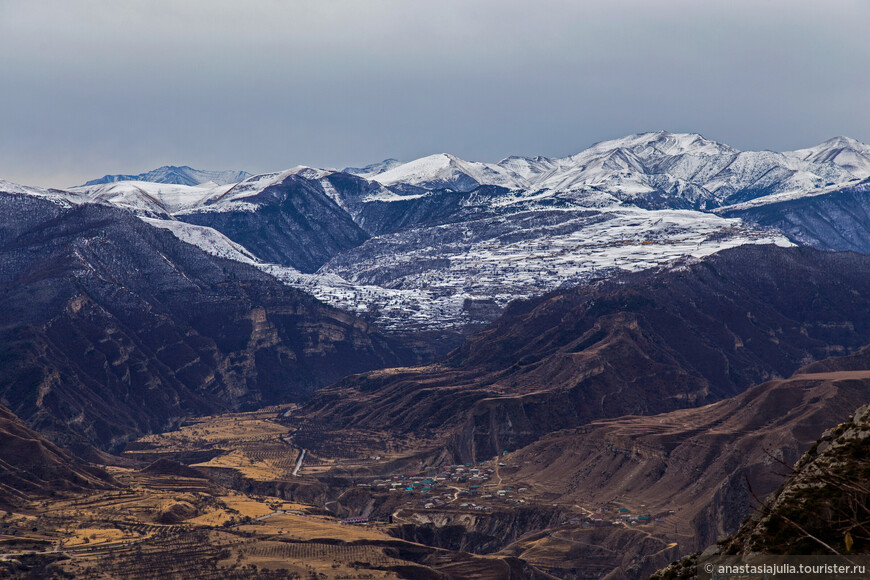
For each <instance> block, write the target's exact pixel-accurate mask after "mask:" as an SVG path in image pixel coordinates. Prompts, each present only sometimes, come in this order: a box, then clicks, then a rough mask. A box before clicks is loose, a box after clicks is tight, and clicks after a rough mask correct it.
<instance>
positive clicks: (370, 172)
mask: <svg viewBox="0 0 870 580" xmlns="http://www.w3.org/2000/svg"><path fill="white" fill-rule="evenodd" d="M401 164H402V162H401V161H399V160H398V159H393V158H392V157H391V158H389V159H384V160H383V161H378V162H377V163H371V164H369V165H366V166H365V167H345V168H344V169H342V171H343V172H344V173H350V174H351V175H358V176H359V177H364V178H366V179H371V178H372V177H374V176H375V175H380V174H381V173H383V172H384V171H389V170H390V169H392V168H394V167H398V166H399V165H401Z"/></svg>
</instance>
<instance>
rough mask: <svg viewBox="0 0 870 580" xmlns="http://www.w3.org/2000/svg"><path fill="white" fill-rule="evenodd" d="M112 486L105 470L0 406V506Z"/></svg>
mask: <svg viewBox="0 0 870 580" xmlns="http://www.w3.org/2000/svg"><path fill="white" fill-rule="evenodd" d="M114 486H115V484H114V482H113V480H112V477H111V476H110V475H109V474H108V473H106V472H105V471H103V470H102V469H100V468H98V467H95V466H92V465H88V464H86V463H83V462H81V461H79V460H77V459H75V458H74V457H72V456H71V455H70V454H69V453H68V452H66V451H65V450H63V449H61V448H60V447H57V446H56V445H54V444H53V443H51V442H50V441H47V440H46V439H45V438H44V437H42V436H41V435H39V434H38V433H36V432H35V431H33V430H31V429H29V428H28V427H27V426H26V425H25V424H24V423H23V422H22V421H21V420H20V419H19V418H18V417H16V416H15V415H14V414H12V413H11V412H10V411H9V409H7V408H6V407H3V406H0V506H4V507H9V506H14V505H17V504H20V503H22V502H23V501H25V500H27V499H33V498H34V497H36V496H44V497H48V496H52V497H54V496H57V495H58V494H62V493H64V492H78V491H83V490H87V489H109V488H112V487H114Z"/></svg>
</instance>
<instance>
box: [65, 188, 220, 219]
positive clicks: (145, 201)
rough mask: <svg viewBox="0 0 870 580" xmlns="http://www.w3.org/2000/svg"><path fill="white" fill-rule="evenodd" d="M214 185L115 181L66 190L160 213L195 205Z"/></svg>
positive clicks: (140, 212)
mask: <svg viewBox="0 0 870 580" xmlns="http://www.w3.org/2000/svg"><path fill="white" fill-rule="evenodd" d="M216 188H218V186H217V185H216V184H214V183H206V184H203V185H198V186H190V185H175V184H163V183H151V182H147V181H119V182H116V183H104V184H99V185H89V186H84V185H83V186H81V187H74V188H72V189H70V191H72V192H75V193H79V194H81V195H83V196H85V197H87V198H89V199H92V200H101V201H105V202H107V203H111V204H113V205H116V206H118V207H123V208H125V209H129V210H131V211H132V212H133V213H136V214H137V215H142V216H152V217H156V216H163V217H168V216H169V215H170V214H172V213H175V212H177V211H181V210H184V209H187V208H190V207H194V206H196V205H197V204H198V203H199V202H200V201H202V200H203V199H204V198H205V197H206V196H208V195H210V194H213V192H214V190H215V189H216Z"/></svg>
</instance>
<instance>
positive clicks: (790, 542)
mask: <svg viewBox="0 0 870 580" xmlns="http://www.w3.org/2000/svg"><path fill="white" fill-rule="evenodd" d="M868 439H870V406H867V405H863V406H861V407H859V408H858V409H857V410H856V411H855V412H854V414H853V415H852V416H851V417H849V419H848V420H847V421H845V422H844V423H841V424H840V425H838V426H837V427H834V428H831V429H828V430H827V431H825V432H824V433H823V434H822V435H821V436H820V437H819V439H818V441H817V442H816V443H815V444H814V445H813V446H812V447H811V448H810V449H809V450H808V451H807V452H806V453H805V454H804V455H803V456H802V457H801V458H800V460H799V461H798V462H797V463H796V464H795V465H794V468H793V469H792V470H791V472H790V474H789V475H788V478H787V479H786V481H785V482H784V483H783V484H782V485H781V486H780V487H779V489H777V490H776V492H774V493H772V494H771V495H770V496H768V498H767V499H766V500H765V501H764V503H763V504H762V505H761V506H760V507H759V508H758V509H757V510H756V511H755V512H754V513H753V514H752V515H751V516H750V517H749V518H747V519H746V520H745V521H744V522H743V524H742V525H741V526H740V529H739V530H737V532H736V533H735V534H733V535H731V536H728V537H726V538H725V539H723V540H721V541H720V542H719V543H718V545H713V546H710V547H708V548H707V549H706V550H705V551H704V553H703V555H704V556H705V557H713V556H716V555H723V556H735V555H742V556H756V557H757V556H761V555H802V556H806V555H833V554H840V555H843V554H870V534H868V533H867V530H866V522H867V518H868V516H870V511H868V507H867V506H868V505H870V457H868V448H870V447H868ZM699 555H700V554H699V553H695V554H692V555H690V556H687V557H685V558H683V559H681V560H678V561H675V562H673V563H671V564H670V565H669V566H667V567H665V568H662V569H661V570H659V571H658V572H656V573H655V574H654V575H652V576H651V577H650V580H672V579H685V580H692V579H694V578H697V577H698V560H699Z"/></svg>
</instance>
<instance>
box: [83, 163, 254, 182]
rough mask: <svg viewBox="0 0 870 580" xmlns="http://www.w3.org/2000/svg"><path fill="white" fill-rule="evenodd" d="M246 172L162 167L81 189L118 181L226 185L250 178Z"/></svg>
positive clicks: (112, 177)
mask: <svg viewBox="0 0 870 580" xmlns="http://www.w3.org/2000/svg"><path fill="white" fill-rule="evenodd" d="M250 176H251V174H250V173H248V172H247V171H232V170H228V171H202V170H200V169H193V168H192V167H188V166H187V165H182V166H180V167H179V166H175V165H164V166H163V167H158V168H157V169H152V170H151V171H147V172H145V173H139V174H138V175H104V176H103V177H101V178H99V179H92V180H91V181H88V182H87V183H85V184H84V186H83V187H87V186H91V185H101V184H104V183H115V182H118V181H148V182H151V183H166V184H175V185H201V184H203V183H208V182H212V183H214V184H215V185H227V184H230V183H238V182H239V181H243V180H245V179H247V178H248V177H250Z"/></svg>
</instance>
